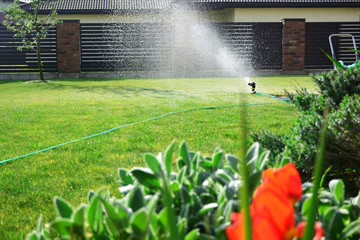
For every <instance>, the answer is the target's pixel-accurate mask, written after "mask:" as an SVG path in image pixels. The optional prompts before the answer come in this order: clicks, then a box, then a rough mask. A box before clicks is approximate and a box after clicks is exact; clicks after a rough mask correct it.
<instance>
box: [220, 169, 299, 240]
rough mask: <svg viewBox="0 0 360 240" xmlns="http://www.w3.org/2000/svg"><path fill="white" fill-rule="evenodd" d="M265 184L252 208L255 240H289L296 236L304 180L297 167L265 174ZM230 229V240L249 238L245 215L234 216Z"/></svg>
mask: <svg viewBox="0 0 360 240" xmlns="http://www.w3.org/2000/svg"><path fill="white" fill-rule="evenodd" d="M262 180H263V183H262V184H261V185H260V186H259V187H258V188H257V189H256V191H255V193H254V197H253V201H252V203H251V205H250V217H251V224H252V238H253V239H254V240H285V239H286V240H287V239H292V238H293V237H295V236H296V233H297V232H296V229H295V217H294V215H295V212H294V206H293V204H294V202H295V201H297V200H299V199H300V198H301V194H302V191H301V179H300V175H299V173H298V171H297V170H296V168H295V166H294V165H293V164H287V165H285V166H284V167H283V168H280V169H277V170H273V169H268V170H266V171H264V172H263V178H262ZM231 221H232V222H233V225H231V226H229V227H227V228H226V235H227V237H228V239H229V240H241V239H245V226H244V216H243V214H242V213H233V214H232V216H231Z"/></svg>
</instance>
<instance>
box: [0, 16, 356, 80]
mask: <svg viewBox="0 0 360 240" xmlns="http://www.w3.org/2000/svg"><path fill="white" fill-rule="evenodd" d="M70 25H71V26H70ZM208 25H209V24H208V23H200V24H199V27H200V28H202V27H204V28H205V27H207V26H208ZM211 26H212V27H211V28H212V30H213V31H214V32H216V33H217V35H218V36H220V37H219V39H220V41H221V42H222V43H224V44H225V45H226V46H227V48H228V49H231V53H232V54H233V56H234V57H235V60H236V61H239V62H242V64H243V65H244V66H246V67H247V68H249V69H253V70H267V71H268V70H280V71H283V70H285V72H287V71H293V70H295V71H304V70H314V69H322V70H323V69H330V68H332V63H331V62H330V61H329V60H328V59H327V58H326V57H325V55H324V54H323V53H322V52H321V50H320V49H324V50H325V51H326V52H328V53H330V48H329V42H328V37H329V35H330V34H332V33H351V34H353V35H354V36H355V37H356V40H357V44H358V46H357V47H358V48H359V42H360V23H359V22H332V23H320V22H306V21H305V19H284V20H283V21H282V22H274V23H213V24H212V25H211ZM174 28H175V27H174V24H173V25H172V24H170V23H164V22H163V23H102V24H99V23H96V24H92V23H80V22H79V21H69V20H67V21H64V23H63V24H62V25H59V26H58V27H57V30H56V29H52V30H51V31H50V33H49V35H48V37H47V38H46V39H45V40H44V41H43V43H42V45H41V51H42V60H43V62H44V67H45V72H47V73H59V74H60V75H63V76H64V77H66V76H70V75H71V76H72V77H76V76H80V74H82V75H84V74H85V73H95V72H105V73H113V72H114V71H116V72H120V73H128V74H129V75H141V74H144V73H154V74H155V75H156V73H159V72H162V73H164V72H165V73H168V75H177V74H178V72H181V71H188V72H197V73H199V72H206V71H213V72H214V71H218V70H220V69H218V66H216V65H211V64H210V65H203V64H198V62H199V61H198V60H199V57H200V56H199V55H201V54H199V53H196V52H194V51H191V49H190V50H189V48H191V45H186V44H184V42H186V39H185V40H184V39H183V38H180V37H183V36H184V33H186V31H187V29H186V28H185V31H183V32H177V30H176V31H175V30H174ZM12 35H13V34H12V33H11V32H8V31H7V30H6V29H5V27H3V26H0V74H1V73H7V74H8V73H28V72H36V71H37V61H36V53H35V51H30V50H26V51H25V50H24V51H22V52H19V51H17V50H16V47H17V46H18V45H19V43H20V40H19V39H16V38H13V36H12ZM334 46H335V50H336V55H337V57H338V58H339V59H342V60H344V62H345V63H346V64H351V63H352V62H353V61H354V60H355V55H354V54H353V53H352V52H351V50H349V49H350V48H353V47H352V42H351V41H350V39H345V38H341V39H337V40H336V39H335V42H334ZM295 60H296V61H295ZM204 66H205V67H204ZM209 66H210V67H209ZM93 75H94V74H93ZM0 79H9V77H6V76H5V77H4V74H2V75H1V76H0Z"/></svg>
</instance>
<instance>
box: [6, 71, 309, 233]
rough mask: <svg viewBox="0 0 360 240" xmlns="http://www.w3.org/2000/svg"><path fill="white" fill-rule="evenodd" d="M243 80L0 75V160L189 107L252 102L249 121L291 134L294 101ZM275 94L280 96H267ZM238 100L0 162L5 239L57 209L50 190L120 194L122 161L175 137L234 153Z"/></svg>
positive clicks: (265, 81)
mask: <svg viewBox="0 0 360 240" xmlns="http://www.w3.org/2000/svg"><path fill="white" fill-rule="evenodd" d="M251 80H252V81H255V82H256V83H257V91H258V92H261V93H266V94H272V95H284V90H283V89H287V90H289V91H294V86H298V87H306V88H308V89H310V90H312V91H313V90H314V84H313V82H312V80H311V79H310V77H307V76H281V77H278V76H271V77H259V78H252V79H251ZM249 92H250V87H249V86H247V85H246V84H245V83H244V81H243V80H242V79H235V78H211V79H208V78H200V79H127V80H124V79H106V80H104V79H91V80H90V79H89V80H88V79H86V80H84V79H80V80H78V79H71V80H54V81H52V82H50V83H48V84H44V83H28V84H24V83H23V82H22V81H16V82H1V81H0V124H1V125H0V126H1V127H0V161H3V160H5V159H9V158H13V157H16V156H20V155H23V154H27V153H31V152H34V151H37V150H41V149H44V148H48V147H51V146H54V145H57V144H61V143H64V142H68V141H71V140H74V139H79V138H83V137H86V136H89V135H93V134H96V133H99V132H103V131H105V130H108V129H112V128H114V127H118V126H121V125H125V124H129V123H132V122H138V121H142V120H146V119H149V118H153V117H156V116H160V115H163V114H166V113H169V112H174V111H179V110H182V109H190V108H200V107H209V106H221V105H234V104H243V103H249V104H255V105H250V106H248V107H247V112H248V116H247V119H248V122H249V124H248V129H249V131H256V130H261V129H268V130H272V131H274V132H277V133H286V132H287V131H289V130H290V127H291V125H292V124H293V122H294V120H295V117H296V110H295V109H294V107H293V106H292V105H291V104H287V103H283V102H279V101H277V100H274V99H271V98H268V97H264V96H260V95H257V94H256V95H253V94H248V93H249ZM262 103H274V104H262ZM239 112H240V110H239V107H229V108H216V109H207V110H194V111H188V112H182V113H179V114H175V115H171V116H168V117H163V118H159V119H157V120H154V121H149V122H143V123H139V124H136V125H132V126H129V127H126V128H122V129H118V130H116V131H113V132H110V133H107V134H104V135H100V136H97V137H94V138H89V139H86V140H83V141H78V142H75V143H72V144H68V145H65V146H61V147H58V148H55V149H53V150H49V151H46V152H43V153H39V154H36V155H32V156H29V157H25V158H21V159H17V160H14V161H11V162H8V163H4V164H1V165H0V239H22V238H24V237H25V236H26V234H27V233H29V232H30V231H31V230H32V229H34V228H35V226H36V222H37V219H38V217H39V215H40V214H43V217H44V221H45V222H50V221H52V220H53V218H54V217H55V210H54V207H53V203H52V201H53V197H54V196H61V197H63V198H64V199H66V200H67V201H69V202H70V203H71V204H73V206H76V205H78V204H79V203H81V202H85V200H86V195H87V192H88V191H89V190H91V189H93V190H98V189H100V188H102V187H105V188H107V189H109V190H110V192H111V193H112V195H113V196H117V197H120V194H119V192H118V190H117V188H118V185H117V183H116V180H117V179H118V177H117V168H119V167H122V168H131V167H134V166H143V159H142V155H143V153H145V152H151V153H157V152H160V151H163V150H164V149H165V148H166V146H167V145H168V144H169V143H170V142H171V141H172V140H173V139H176V140H177V143H180V141H181V140H186V141H187V143H188V145H189V147H190V149H192V150H199V151H202V153H203V154H205V155H207V154H211V153H212V151H213V150H214V149H215V148H216V147H221V148H222V149H223V150H224V151H225V152H227V153H234V154H237V151H238V148H239V141H238V139H239V131H240V129H239Z"/></svg>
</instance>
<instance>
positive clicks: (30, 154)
mask: <svg viewBox="0 0 360 240" xmlns="http://www.w3.org/2000/svg"><path fill="white" fill-rule="evenodd" d="M256 94H259V95H262V96H266V97H271V98H274V99H277V100H280V101H285V102H288V100H285V99H279V98H276V97H275V96H272V95H268V94H263V93H258V92H257V93H256ZM278 103H281V102H278ZM278 103H276V102H273V103H249V104H236V105H223V106H212V107H200V108H189V109H184V110H179V111H175V112H170V113H166V114H163V115H160V116H157V117H154V118H149V119H145V120H142V121H138V122H133V123H129V124H126V125H122V126H119V127H115V128H112V129H109V130H106V131H103V132H100V133H96V134H93V135H90V136H86V137H83V138H79V139H75V140H72V141H69V142H65V143H61V144H58V145H55V146H52V147H48V148H45V149H42V150H38V151H35V152H32V153H28V154H24V155H21V156H17V157H13V158H9V159H6V160H4V161H1V162H0V164H3V163H6V162H10V161H14V160H17V159H20V158H24V157H28V156H32V155H35V154H38V153H42V152H46V151H49V150H51V149H55V148H58V147H61V146H64V145H67V144H70V143H74V142H79V141H82V140H85V139H89V138H93V137H97V136H100V135H103V134H106V133H109V132H112V131H115V130H118V129H120V128H125V127H129V126H133V125H136V124H139V123H144V122H149V121H153V120H157V119H159V118H163V117H168V116H171V115H174V114H178V113H183V112H189V111H195V110H207V109H217V108H228V107H240V106H254V105H266V104H278Z"/></svg>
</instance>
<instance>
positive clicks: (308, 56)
mask: <svg viewBox="0 0 360 240" xmlns="http://www.w3.org/2000/svg"><path fill="white" fill-rule="evenodd" d="M334 33H350V34H352V35H354V36H355V37H356V43H357V48H359V42H360V23H359V22H326V23H323V22H318V23H306V42H305V44H306V51H305V68H306V69H331V68H332V67H333V64H332V62H331V61H330V60H329V59H328V58H327V57H326V56H325V54H324V53H323V52H322V51H321V49H323V50H324V51H325V52H327V53H328V54H330V55H331V50H330V44H329V36H330V34H334ZM332 40H333V46H334V51H335V56H336V59H337V60H342V61H344V63H345V64H347V65H349V64H352V63H353V62H354V61H355V54H354V51H352V50H350V49H352V48H354V47H353V43H352V41H351V38H348V37H334V38H333V39H332Z"/></svg>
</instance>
